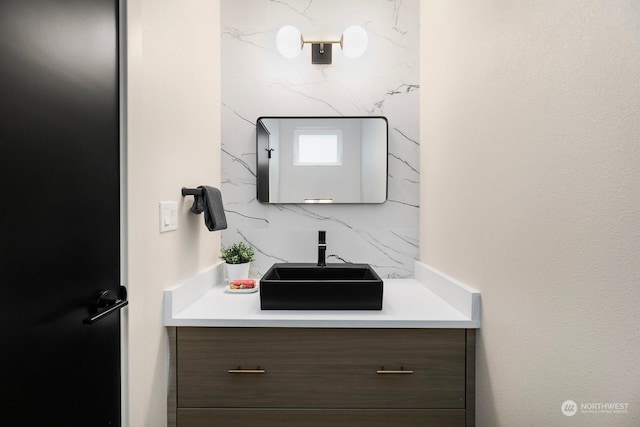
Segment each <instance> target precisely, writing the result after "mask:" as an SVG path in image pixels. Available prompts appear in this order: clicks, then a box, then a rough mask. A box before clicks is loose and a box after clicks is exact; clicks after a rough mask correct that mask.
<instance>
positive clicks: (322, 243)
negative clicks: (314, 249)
mask: <svg viewBox="0 0 640 427" xmlns="http://www.w3.org/2000/svg"><path fill="white" fill-rule="evenodd" d="M326 254H327V232H326V231H324V230H321V231H318V267H325V266H326V265H327V261H326Z"/></svg>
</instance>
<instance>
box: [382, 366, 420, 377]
mask: <svg viewBox="0 0 640 427" xmlns="http://www.w3.org/2000/svg"><path fill="white" fill-rule="evenodd" d="M376 374H380V375H386V374H392V375H396V374H413V371H411V370H405V369H404V366H400V370H399V371H396V370H389V369H384V366H383V367H382V368H380V369H378V370H377V371H376Z"/></svg>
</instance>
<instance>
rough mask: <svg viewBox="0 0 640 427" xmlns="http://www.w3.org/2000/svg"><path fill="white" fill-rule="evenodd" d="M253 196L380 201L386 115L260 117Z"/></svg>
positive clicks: (382, 198)
mask: <svg viewBox="0 0 640 427" xmlns="http://www.w3.org/2000/svg"><path fill="white" fill-rule="evenodd" d="M256 145H257V147H256V149H257V166H258V168H257V170H258V173H257V179H258V182H257V188H258V200H259V201H260V202H264V203H383V202H384V201H386V200H387V148H388V147H387V146H388V125H387V119H386V118H385V117H379V116H369V117H260V118H259V119H258V121H257V123H256Z"/></svg>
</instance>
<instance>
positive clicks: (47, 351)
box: [0, 0, 126, 427]
mask: <svg viewBox="0 0 640 427" xmlns="http://www.w3.org/2000/svg"><path fill="white" fill-rule="evenodd" d="M118 81H119V80H118V2H117V0H0V184H1V186H2V187H1V188H2V192H1V194H2V198H1V201H0V203H1V205H0V206H1V207H0V209H1V212H2V216H1V221H0V291H1V292H0V402H1V403H0V407H1V408H2V411H0V424H2V425H6V426H12V427H18V426H29V427H32V426H65V427H67V426H82V427H92V426H119V425H120V383H121V381H120V314H119V310H112V311H113V312H112V313H111V314H107V315H105V316H104V317H102V318H101V319H100V320H98V321H95V323H91V324H89V323H84V321H85V320H87V319H89V318H90V316H91V315H92V314H95V312H96V310H98V312H104V311H108V310H109V309H111V308H113V307H114V304H116V303H117V304H118V306H120V305H123V304H124V302H122V301H116V299H117V298H120V297H122V298H126V297H125V296H124V295H122V294H121V293H120V196H119V193H120V184H119V96H118V90H119V89H118V87H119V83H118ZM100 291H109V292H108V293H107V294H106V295H105V296H106V298H104V299H103V300H102V302H101V307H100V308H96V307H94V306H93V305H94V301H95V300H96V298H97V295H98V293H99V292H100Z"/></svg>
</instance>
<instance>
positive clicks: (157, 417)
mask: <svg viewBox="0 0 640 427" xmlns="http://www.w3.org/2000/svg"><path fill="white" fill-rule="evenodd" d="M127 27H128V28H127V31H128V43H127V49H128V56H127V61H128V64H127V72H128V102H127V133H128V149H127V157H128V167H127V173H128V213H127V214H128V232H129V240H128V267H129V268H128V285H129V299H130V304H129V308H128V322H129V323H128V348H129V349H128V354H129V360H128V375H129V379H128V407H129V409H128V410H129V415H128V421H129V424H128V425H129V426H131V427H144V426H148V427H160V426H164V425H166V420H167V405H166V399H167V339H166V331H165V328H164V327H163V324H162V291H163V289H165V288H168V287H171V286H173V285H175V284H177V283H179V282H180V281H182V280H184V279H186V278H188V277H191V276H193V275H194V274H196V273H197V272H198V271H201V270H203V269H205V268H206V267H208V266H210V265H212V264H213V263H214V262H216V261H217V260H218V255H219V247H220V233H218V232H214V233H210V232H209V231H207V229H206V227H205V225H204V219H203V217H202V215H198V216H196V215H193V214H191V213H189V212H187V210H188V208H189V207H190V205H191V203H192V200H193V198H192V197H190V196H189V197H186V198H182V196H181V194H180V189H181V188H182V186H197V185H200V184H209V185H214V186H219V184H220V93H219V90H220V70H219V68H220V60H219V50H220V47H219V44H220V16H219V2H218V1H198V0H181V1H171V0H129V1H128V2H127ZM223 198H224V194H223ZM165 200H168V201H177V202H178V207H179V218H178V223H179V228H178V230H177V231H173V232H168V233H162V234H160V233H159V224H158V202H160V201H165Z"/></svg>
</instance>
